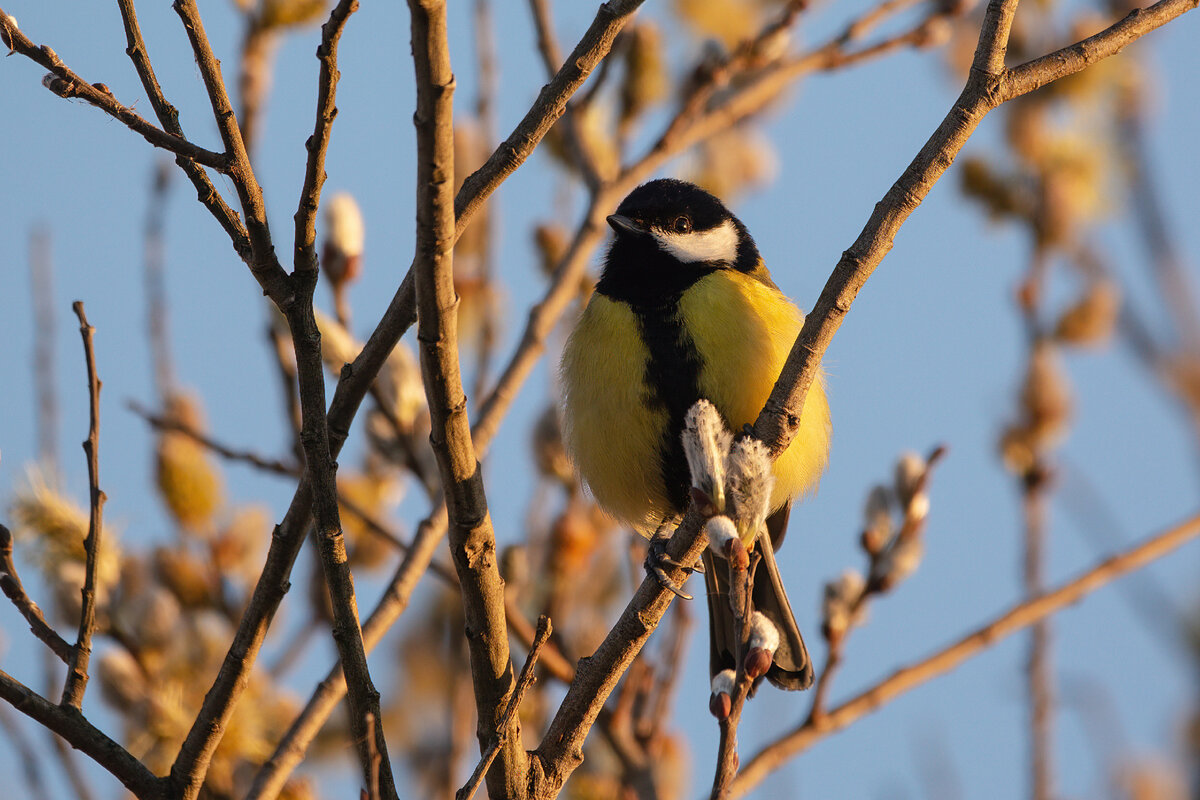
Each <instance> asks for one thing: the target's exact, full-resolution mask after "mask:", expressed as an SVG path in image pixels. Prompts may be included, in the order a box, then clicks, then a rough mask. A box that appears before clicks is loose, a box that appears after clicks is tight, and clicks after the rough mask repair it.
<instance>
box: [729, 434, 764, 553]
mask: <svg viewBox="0 0 1200 800" xmlns="http://www.w3.org/2000/svg"><path fill="white" fill-rule="evenodd" d="M727 485H728V490H729V506H730V511H731V512H732V513H733V518H734V521H735V522H736V523H737V529H738V533H739V535H740V536H741V539H742V542H743V543H744V544H745V545H746V547H747V548H748V549H754V543H755V540H756V539H757V537H758V532H759V531H760V530H762V527H763V524H764V523H765V522H766V521H767V512H768V510H769V508H770V504H771V489H772V488H774V486H775V475H774V474H773V473H772V472H771V454H770V452H769V451H768V450H767V448H766V445H764V444H763V443H762V442H760V441H758V440H757V439H742V440H740V441H737V442H734V444H733V447H732V448H731V449H730V451H729V478H728V481H727Z"/></svg>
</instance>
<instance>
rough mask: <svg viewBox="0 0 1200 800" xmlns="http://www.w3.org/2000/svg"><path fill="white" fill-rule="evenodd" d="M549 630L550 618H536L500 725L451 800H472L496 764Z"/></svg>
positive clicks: (531, 679)
mask: <svg viewBox="0 0 1200 800" xmlns="http://www.w3.org/2000/svg"><path fill="white" fill-rule="evenodd" d="M551 630H552V627H551V625H550V618H549V617H547V616H544V615H543V616H541V617H538V623H537V634H536V635H535V636H534V637H533V646H532V647H530V648H529V655H528V656H526V658H525V666H523V667H521V675H520V677H518V678H517V686H516V688H515V689H514V690H513V693H512V697H510V698H509V700H508V706H507V707H506V708H505V709H504V714H503V715H502V716H501V718H500V724H499V725H498V726H497V727H496V730H495V731H494V732H493V733H492V740H491V743H490V744H489V745H488V748H487V750H486V751H485V752H484V754H483V757H482V758H480V759H479V763H478V764H477V765H476V766H475V771H474V772H472V773H471V777H470V779H469V780H468V781H467V782H466V784H465V785H463V787H462V788H461V789H459V790H458V791H457V792H455V793H454V800H471V798H472V797H474V796H475V792H476V791H477V790H478V789H479V784H481V783H482V782H483V776H484V775H485V774H486V773H487V771H488V768H489V767H491V765H492V762H493V761H495V760H496V755H497V754H498V753H499V752H500V748H501V747H503V746H504V737H505V736H507V735H508V734H509V722H510V721H511V719H512V718H513V717H514V716H515V715H516V713H517V710H518V709H519V708H520V707H521V701H522V700H523V699H524V698H525V691H526V690H527V689H528V688H529V687H530V685H531V684H532V683H533V681H534V678H535V677H536V674H535V673H534V671H533V668H534V666H535V665H536V664H537V660H538V656H539V655H540V654H541V652H542V647H543V646H544V645H545V644H546V641H547V640H548V639H549V638H550V631H551Z"/></svg>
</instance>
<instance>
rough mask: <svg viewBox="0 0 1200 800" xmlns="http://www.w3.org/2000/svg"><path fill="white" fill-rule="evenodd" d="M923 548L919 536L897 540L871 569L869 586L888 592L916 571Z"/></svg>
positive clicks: (923, 553) (922, 554) (923, 551)
mask: <svg viewBox="0 0 1200 800" xmlns="http://www.w3.org/2000/svg"><path fill="white" fill-rule="evenodd" d="M924 555H925V546H924V544H923V543H922V542H921V537H919V536H905V537H902V538H897V539H896V540H895V541H894V542H893V543H892V546H891V547H889V548H888V550H887V552H886V553H884V554H883V555H882V556H881V557H880V558H879V559H877V560H876V561H875V563H874V564H873V565H872V569H871V585H872V586H874V587H876V588H877V589H878V590H879V591H881V592H886V591H890V590H891V589H893V588H894V587H895V586H896V585H897V584H899V583H900V582H901V581H903V580H904V579H905V578H907V577H908V576H909V575H912V574H913V573H914V572H916V571H917V567H919V566H920V565H921V558H922V557H923V556H924Z"/></svg>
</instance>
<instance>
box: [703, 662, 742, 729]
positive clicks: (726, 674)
mask: <svg viewBox="0 0 1200 800" xmlns="http://www.w3.org/2000/svg"><path fill="white" fill-rule="evenodd" d="M736 677H737V676H736V675H735V674H734V671H733V670H731V669H725V670H721V671H720V672H718V673H717V674H716V675H714V676H713V679H712V694H711V695H710V696H709V698H708V710H709V712H710V713H711V714H712V715H713V716H714V717H716V718H717V719H718V720H720V721H722V722H723V721H725V720H726V719H728V718H729V712H730V711H732V710H733V683H734V680H735V679H736Z"/></svg>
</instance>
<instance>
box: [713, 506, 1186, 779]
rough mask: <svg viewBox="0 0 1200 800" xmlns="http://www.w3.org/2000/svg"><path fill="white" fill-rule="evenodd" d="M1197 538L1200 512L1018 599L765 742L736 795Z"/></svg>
mask: <svg viewBox="0 0 1200 800" xmlns="http://www.w3.org/2000/svg"><path fill="white" fill-rule="evenodd" d="M1197 536H1200V515H1198V516H1194V517H1192V518H1190V519H1188V520H1186V521H1184V522H1182V523H1180V524H1179V525H1177V526H1176V527H1174V528H1171V529H1170V530H1167V531H1164V532H1163V533H1160V534H1158V535H1156V536H1152V537H1150V538H1149V539H1146V540H1145V541H1143V542H1142V543H1141V544H1139V545H1136V546H1134V547H1132V548H1130V549H1128V550H1126V551H1125V552H1123V553H1120V554H1118V555H1115V556H1112V557H1111V558H1108V559H1105V560H1104V561H1102V562H1100V563H1099V564H1097V565H1096V566H1094V567H1092V569H1090V570H1088V571H1087V572H1085V573H1083V574H1082V575H1080V576H1079V577H1078V578H1076V579H1075V580H1073V581H1069V582H1068V583H1065V584H1063V585H1062V586H1060V587H1059V588H1057V589H1055V590H1053V591H1050V592H1046V593H1044V594H1041V595H1039V596H1038V597H1035V598H1032V599H1030V600H1027V601H1025V602H1023V603H1019V604H1017V605H1015V606H1013V607H1012V608H1010V609H1009V610H1008V611H1006V612H1005V613H1003V614H1001V615H1000V616H999V617H996V618H995V619H993V620H992V621H991V622H989V623H987V624H985V625H983V626H981V627H979V628H977V629H975V630H974V631H972V632H971V633H969V634H967V635H966V636H964V637H963V638H961V639H959V640H958V641H957V642H955V643H954V644H952V645H950V646H949V647H946V648H945V649H943V650H940V651H939V652H937V653H934V654H933V655H931V656H929V657H928V658H925V659H923V660H921V661H918V662H917V663H915V664H911V665H909V666H907V667H903V668H901V669H898V670H896V671H895V672H893V673H892V675H891V676H890V677H888V678H886V679H885V680H883V681H880V682H879V683H877V684H875V685H874V686H872V687H870V688H868V689H866V690H865V691H863V692H861V693H859V694H858V695H856V696H855V697H853V698H851V699H850V700H847V701H846V702H845V703H842V704H841V705H840V706H838V707H837V708H834V709H833V710H831V711H829V712H828V713H826V714H822V715H821V716H819V717H816V718H810V719H808V720H806V721H805V722H804V723H803V724H801V725H800V726H799V727H798V728H796V729H794V730H793V731H791V732H790V733H788V734H786V735H784V736H783V737H781V738H779V739H778V740H776V741H775V742H773V743H772V744H769V745H767V746H766V747H765V748H763V749H762V750H761V751H760V752H759V753H758V754H757V755H755V756H754V757H753V758H752V759H750V761H749V762H748V763H747V764H746V765H745V766H744V767H743V768H742V771H741V774H740V775H738V777H737V779H736V780H735V781H734V795H735V796H741V795H744V794H746V793H747V792H749V791H750V790H751V789H753V788H754V787H755V786H757V785H758V784H759V783H761V782H762V780H763V779H764V778H765V777H766V776H767V775H768V774H769V773H770V772H772V771H773V770H775V769H778V768H779V767H780V766H781V765H782V764H783V763H784V762H786V761H787V760H789V759H791V758H794V757H795V756H796V755H798V754H800V753H802V752H804V751H805V750H807V749H808V748H809V747H811V746H812V745H813V744H815V743H816V742H817V741H819V740H821V739H823V738H825V737H826V736H828V735H830V734H832V733H836V732H837V731H840V730H841V729H843V728H845V727H846V726H847V725H850V724H851V723H852V722H854V721H856V720H857V719H859V718H860V717H862V716H864V715H866V714H869V713H871V712H872V711H876V710H877V709H879V708H880V707H881V706H883V705H885V704H886V703H888V702H890V701H891V700H893V699H895V698H896V697H898V696H900V695H901V694H904V693H905V692H907V691H908V690H910V689H913V688H915V687H917V686H920V685H921V684H922V683H925V682H926V681H928V680H930V679H932V678H935V677H937V676H938V675H942V674H944V673H946V672H949V671H950V670H952V669H954V668H955V667H957V666H958V665H959V664H961V663H962V662H964V661H966V660H967V659H968V658H970V657H972V656H974V655H976V654H978V653H980V652H982V651H983V650H986V649H987V648H989V647H991V646H992V645H994V644H996V643H998V642H999V641H1000V640H1001V639H1003V638H1005V637H1006V636H1010V635H1011V634H1013V633H1016V632H1017V631H1019V630H1023V629H1025V628H1027V627H1029V626H1030V625H1033V624H1034V623H1036V622H1037V621H1039V620H1042V619H1045V618H1046V617H1048V616H1050V615H1051V614H1053V613H1055V612H1056V611H1059V610H1060V609H1062V608H1065V607H1066V606H1069V605H1072V604H1074V603H1077V602H1079V600H1080V599H1082V598H1083V597H1085V596H1087V595H1089V594H1091V593H1092V592H1094V591H1096V590H1097V589H1099V588H1101V587H1103V586H1107V585H1108V584H1110V583H1112V582H1113V581H1114V580H1116V579H1117V578H1119V577H1121V576H1122V575H1125V574H1127V573H1129V572H1132V571H1134V570H1137V569H1141V568H1142V567H1144V566H1146V565H1147V564H1149V563H1150V562H1152V561H1155V560H1156V559H1159V558H1162V557H1163V556H1165V555H1167V554H1169V553H1171V552H1172V551H1173V550H1175V549H1176V548H1178V547H1180V546H1182V545H1184V544H1186V543H1187V542H1189V541H1191V540H1192V539H1195V538H1197Z"/></svg>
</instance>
